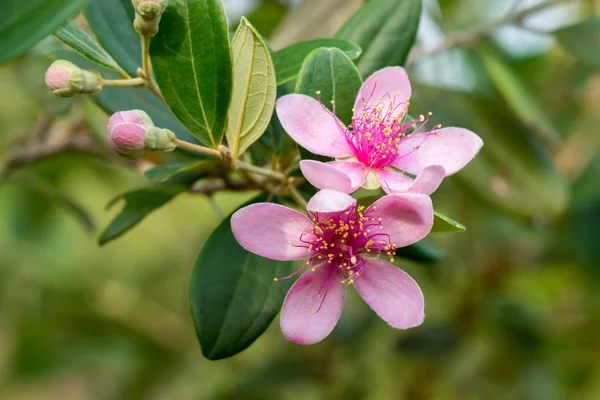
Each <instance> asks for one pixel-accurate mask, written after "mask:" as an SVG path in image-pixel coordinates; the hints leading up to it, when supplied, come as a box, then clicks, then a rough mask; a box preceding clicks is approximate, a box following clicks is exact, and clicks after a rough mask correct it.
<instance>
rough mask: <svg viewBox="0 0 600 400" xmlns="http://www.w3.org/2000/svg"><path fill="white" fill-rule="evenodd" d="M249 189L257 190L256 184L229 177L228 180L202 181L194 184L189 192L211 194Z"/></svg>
mask: <svg viewBox="0 0 600 400" xmlns="http://www.w3.org/2000/svg"><path fill="white" fill-rule="evenodd" d="M248 190H256V186H254V185H252V184H250V183H248V182H245V181H244V182H243V181H234V180H230V179H228V180H226V181H225V180H224V181H220V180H209V181H202V182H199V183H198V184H196V185H194V186H192V187H191V188H190V189H189V190H188V192H189V193H193V194H204V195H206V196H211V195H212V194H213V193H215V192H220V191H232V192H246V191H248Z"/></svg>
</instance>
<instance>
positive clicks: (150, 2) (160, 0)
mask: <svg viewBox="0 0 600 400" xmlns="http://www.w3.org/2000/svg"><path fill="white" fill-rule="evenodd" d="M131 3H132V4H133V7H134V8H135V20H134V21H133V26H134V28H135V30H136V32H137V33H139V34H140V35H143V36H146V37H152V36H154V35H156V32H158V24H159V23H160V19H161V17H162V14H163V13H164V12H165V10H166V9H167V6H168V5H169V0H131Z"/></svg>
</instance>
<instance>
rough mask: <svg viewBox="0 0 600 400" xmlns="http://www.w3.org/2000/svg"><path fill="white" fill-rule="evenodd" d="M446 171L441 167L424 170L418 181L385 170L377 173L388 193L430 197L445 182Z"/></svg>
mask: <svg viewBox="0 0 600 400" xmlns="http://www.w3.org/2000/svg"><path fill="white" fill-rule="evenodd" d="M445 174H446V171H445V170H444V168H443V167H440V166H439V165H430V166H428V167H425V168H423V170H422V171H421V173H420V174H419V175H417V177H416V179H414V180H413V179H412V178H410V177H408V176H406V175H403V174H402V173H401V172H399V171H393V170H388V169H383V170H379V171H377V178H379V182H380V183H381V187H382V188H383V190H384V191H385V192H386V193H421V194H426V195H430V194H431V193H433V192H435V191H436V190H437V188H438V187H439V186H440V184H441V183H442V181H443V180H444V176H445Z"/></svg>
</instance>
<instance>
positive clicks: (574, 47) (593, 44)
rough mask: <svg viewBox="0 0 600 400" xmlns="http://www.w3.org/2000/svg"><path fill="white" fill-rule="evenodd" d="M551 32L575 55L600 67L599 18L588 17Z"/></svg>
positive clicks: (595, 66) (587, 62) (593, 65)
mask: <svg viewBox="0 0 600 400" xmlns="http://www.w3.org/2000/svg"><path fill="white" fill-rule="evenodd" d="M552 34H553V35H554V37H555V38H556V40H558V42H559V43H560V44H561V45H563V46H564V47H565V48H566V49H567V50H568V51H570V52H571V53H572V54H573V55H574V56H575V57H577V58H578V59H580V60H582V61H583V62H585V63H586V64H589V65H590V66H592V67H594V68H600V18H593V19H588V20H586V21H583V22H579V23H577V24H575V25H571V26H568V27H566V28H561V29H559V30H556V31H554V32H553V33H552Z"/></svg>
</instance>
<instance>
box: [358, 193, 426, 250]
mask: <svg viewBox="0 0 600 400" xmlns="http://www.w3.org/2000/svg"><path fill="white" fill-rule="evenodd" d="M365 212H366V213H367V212H368V213H369V216H371V217H375V218H381V219H382V226H383V230H382V231H383V232H385V233H387V234H388V235H389V236H390V242H391V243H392V244H393V245H395V246H396V247H404V246H408V245H409V244H413V243H415V242H418V241H419V240H421V239H423V238H424V237H425V236H427V234H428V233H429V232H430V231H431V227H432V226H433V206H432V204H431V199H430V198H429V196H426V195H424V194H417V193H398V194H389V195H387V196H384V197H382V198H381V199H379V200H377V201H376V202H375V203H373V204H372V205H371V206H369V208H367V210H366V211H365Z"/></svg>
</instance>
